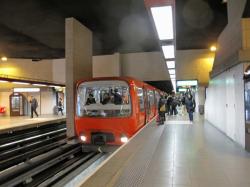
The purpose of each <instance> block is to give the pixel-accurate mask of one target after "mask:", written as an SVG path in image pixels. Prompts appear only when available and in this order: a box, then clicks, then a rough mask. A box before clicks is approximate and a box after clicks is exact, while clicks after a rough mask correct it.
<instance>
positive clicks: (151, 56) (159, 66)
mask: <svg viewBox="0 0 250 187" xmlns="http://www.w3.org/2000/svg"><path fill="white" fill-rule="evenodd" d="M121 66H122V75H123V76H130V77H135V78H137V79H139V80H143V81H160V80H170V77H169V74H168V70H167V65H166V62H165V61H164V58H163V56H162V53H161V52H147V53H128V54H122V55H121Z"/></svg>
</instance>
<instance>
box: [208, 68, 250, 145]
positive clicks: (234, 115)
mask: <svg viewBox="0 0 250 187" xmlns="http://www.w3.org/2000/svg"><path fill="white" fill-rule="evenodd" d="M205 118H206V119H207V120H208V121H209V122H210V123H212V124H213V125H214V126H215V127H217V128H218V129H220V130H221V131H222V132H224V133H225V134H226V135H227V136H229V137H230V138H231V139H233V140H234V141H235V142H237V143H239V144H240V145H241V146H243V147H245V116H244V81H243V64H239V65H237V66H235V67H233V68H231V69H229V70H227V71H225V72H224V73H222V74H220V75H218V76H217V77H215V78H213V79H212V80H211V81H210V84H209V88H208V89H207V98H206V102H205Z"/></svg>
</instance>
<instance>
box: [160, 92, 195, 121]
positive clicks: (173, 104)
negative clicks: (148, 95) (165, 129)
mask: <svg viewBox="0 0 250 187" xmlns="http://www.w3.org/2000/svg"><path fill="white" fill-rule="evenodd" d="M195 107H196V102H195V99H194V95H193V93H192V92H191V91H190V90H189V89H188V90H187V91H186V92H185V93H181V94H179V95H176V94H175V92H172V93H171V94H169V95H164V96H161V98H160V99H159V103H158V112H159V124H164V121H166V116H167V115H168V116H176V115H180V116H183V115H186V114H188V117H189V121H190V123H193V113H194V111H195Z"/></svg>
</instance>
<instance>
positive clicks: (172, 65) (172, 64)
mask: <svg viewBox="0 0 250 187" xmlns="http://www.w3.org/2000/svg"><path fill="white" fill-rule="evenodd" d="M166 63H167V66H168V69H174V68H175V61H167V62H166Z"/></svg>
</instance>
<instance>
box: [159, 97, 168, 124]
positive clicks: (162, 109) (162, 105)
mask: <svg viewBox="0 0 250 187" xmlns="http://www.w3.org/2000/svg"><path fill="white" fill-rule="evenodd" d="M158 114H159V125H163V124H164V122H165V121H166V116H165V114H166V101H165V99H164V98H163V97H161V98H160V99H159V103H158Z"/></svg>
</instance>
